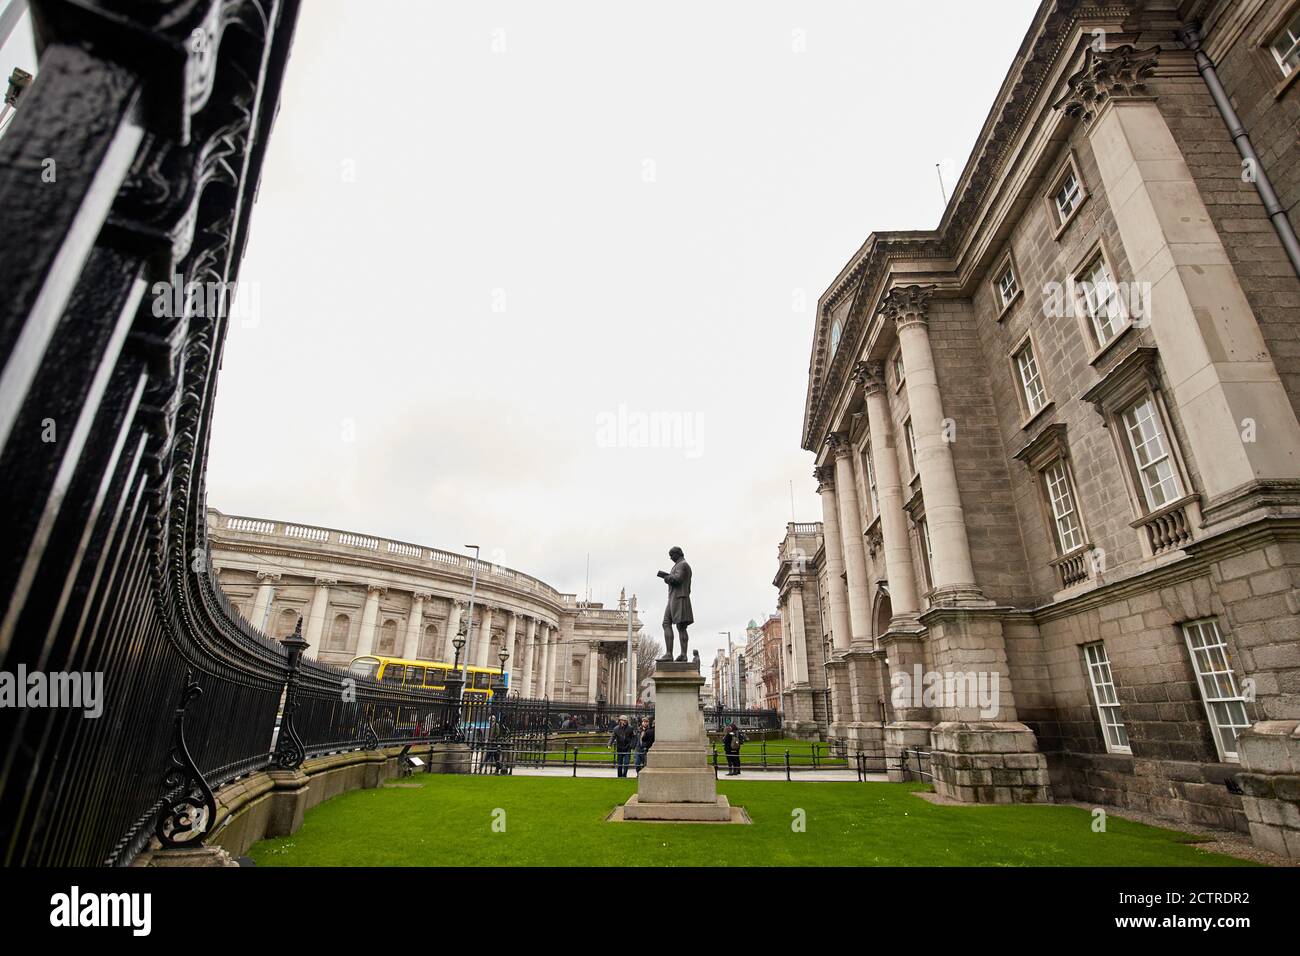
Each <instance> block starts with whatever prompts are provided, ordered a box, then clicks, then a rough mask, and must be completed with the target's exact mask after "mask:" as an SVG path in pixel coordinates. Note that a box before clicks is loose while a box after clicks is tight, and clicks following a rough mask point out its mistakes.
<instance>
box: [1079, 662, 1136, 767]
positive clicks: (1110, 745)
mask: <svg viewBox="0 0 1300 956" xmlns="http://www.w3.org/2000/svg"><path fill="white" fill-rule="evenodd" d="M1083 663H1084V669H1085V670H1087V672H1088V683H1089V684H1090V685H1091V686H1092V704H1093V709H1094V710H1095V711H1096V713H1097V719H1098V720H1099V721H1100V722H1101V739H1102V742H1103V743H1104V744H1105V745H1106V752H1107V753H1112V754H1131V753H1132V752H1133V748H1132V746H1131V745H1130V744H1129V739H1128V728H1126V727H1125V726H1124V714H1123V711H1122V710H1121V709H1120V703H1119V694H1117V693H1116V691H1115V675H1114V672H1113V671H1112V670H1111V666H1110V657H1109V656H1108V655H1107V654H1106V645H1105V643H1104V642H1103V641H1092V642H1091V643H1088V644H1084V645H1083ZM1103 701H1104V703H1103Z"/></svg>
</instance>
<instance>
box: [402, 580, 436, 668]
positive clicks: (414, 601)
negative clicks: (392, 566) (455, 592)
mask: <svg viewBox="0 0 1300 956" xmlns="http://www.w3.org/2000/svg"><path fill="white" fill-rule="evenodd" d="M430 597H432V595H431V594H429V592H428V591H415V592H413V593H412V594H411V616H410V618H409V619H408V620H407V622H406V641H405V644H404V646H403V648H402V656H403V657H405V658H406V659H407V660H410V661H413V660H415V659H416V658H417V657H419V656H420V631H422V630H423V629H424V602H425V601H427V600H428V599H429V598H430Z"/></svg>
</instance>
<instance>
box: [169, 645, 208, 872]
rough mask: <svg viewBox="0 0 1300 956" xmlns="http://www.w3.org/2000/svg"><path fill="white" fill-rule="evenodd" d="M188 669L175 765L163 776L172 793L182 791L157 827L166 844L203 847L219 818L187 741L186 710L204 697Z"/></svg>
mask: <svg viewBox="0 0 1300 956" xmlns="http://www.w3.org/2000/svg"><path fill="white" fill-rule="evenodd" d="M193 677H194V674H193V671H192V670H190V669H186V671H185V690H184V691H183V692H182V693H181V702H180V705H179V706H178V707H177V708H176V716H175V718H174V724H173V726H174V733H175V741H174V742H173V744H172V751H171V763H172V766H171V768H170V769H169V770H168V771H167V773H166V775H165V776H164V777H163V785H164V786H165V787H166V789H167V790H168V792H171V791H174V790H176V789H177V788H179V790H180V792H179V793H178V794H177V795H176V796H174V797H171V798H169V799H168V800H167V804H166V806H165V807H164V808H163V811H162V813H161V814H160V815H159V817H158V822H157V824H156V825H155V826H154V836H156V837H157V838H158V842H159V843H161V844H162V845H163V846H165V847H184V846H201V845H202V844H203V839H204V837H205V836H207V834H208V832H209V830H210V829H211V828H212V824H213V822H214V821H215V820H216V818H217V800H216V797H214V796H213V795H212V788H211V787H210V786H208V782H207V781H206V780H205V779H203V774H202V772H200V770H199V768H198V765H197V764H195V762H194V758H193V757H191V756H190V750H189V747H188V746H186V743H185V712H186V709H187V708H188V707H189V705H190V701H192V700H195V699H197V698H199V697H201V696H203V688H202V687H200V686H199V685H198V683H197V682H196V681H195V680H194V679H193Z"/></svg>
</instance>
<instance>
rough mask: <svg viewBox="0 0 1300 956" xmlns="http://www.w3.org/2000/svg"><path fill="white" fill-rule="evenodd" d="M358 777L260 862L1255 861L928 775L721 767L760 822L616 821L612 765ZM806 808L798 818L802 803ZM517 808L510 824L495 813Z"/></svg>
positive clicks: (627, 789)
mask: <svg viewBox="0 0 1300 956" xmlns="http://www.w3.org/2000/svg"><path fill="white" fill-rule="evenodd" d="M412 781H413V782H414V783H416V784H417V786H416V787H413V788H411V787H393V786H389V787H383V788H380V789H375V790H357V791H353V792H351V793H347V794H344V795H342V796H338V797H335V798H334V799H332V800H329V801H327V802H326V803H324V804H322V805H321V806H319V807H317V808H315V809H313V810H312V811H310V812H309V813H308V814H307V817H306V821H305V822H304V824H303V827H302V829H301V830H300V831H299V832H297V833H295V834H294V835H293V836H290V837H280V838H276V839H272V840H263V841H262V842H260V843H258V844H256V845H255V846H254V847H253V848H252V850H250V855H251V856H252V858H253V859H254V860H255V861H256V862H257V864H258V865H259V866H450V865H481V866H635V865H650V866H726V865H752V866H809V865H836V866H1245V865H1250V864H1247V863H1245V862H1244V861H1241V860H1237V859H1234V858H1231V857H1225V856H1219V855H1214V854H1209V853H1205V852H1203V851H1200V850H1197V849H1195V848H1193V847H1191V846H1189V845H1188V843H1189V842H1190V841H1194V840H1195V839H1196V838H1195V837H1192V836H1189V835H1188V834H1185V833H1178V832H1175V831H1173V830H1164V829H1160V828H1156V827H1148V826H1144V825H1142V824H1138V823H1130V822H1128V821H1125V820H1121V819H1119V818H1118V817H1114V816H1112V817H1110V818H1109V820H1108V821H1107V832H1105V833H1094V832H1092V829H1091V823H1092V817H1091V815H1090V814H1089V813H1088V812H1087V811H1085V810H1081V809H1078V808H1075V807H1058V806H1014V805H1009V806H994V807H943V806H935V805H934V804H931V803H928V802H926V801H925V800H922V799H920V798H919V797H915V796H912V794H911V793H910V792H909V791H911V790H918V789H923V786H922V785H921V784H889V783H855V782H845V783H812V782H803V783H799V782H794V783H787V782H784V781H781V782H776V781H773V782H761V781H754V782H744V781H725V780H723V781H719V784H718V790H719V792H721V793H725V794H726V795H727V796H728V798H729V799H730V800H731V802H732V804H733V805H735V806H743V807H745V808H746V809H747V810H748V811H749V814H750V816H751V817H752V819H753V821H754V822H753V824H752V825H751V826H719V825H703V824H665V823H606V822H605V816H606V815H607V814H608V813H609V812H610V810H612V809H613V808H614V807H615V806H616V805H618V804H620V803H622V802H623V801H624V800H626V799H627V797H628V796H630V795H631V794H632V793H633V792H635V790H636V781H635V780H620V779H607V778H588V779H585V780H584V779H578V780H573V779H568V778H562V777H561V778H556V777H509V776H507V777H494V776H468V777H465V776H451V775H441V774H437V775H423V776H421V775H416V776H415V777H413V778H412ZM800 809H801V810H803V811H804V812H805V815H806V830H805V832H794V830H793V829H792V821H794V820H795V819H796V817H795V811H796V810H800ZM500 810H503V811H505V813H504V821H505V832H494V830H493V821H494V818H495V819H498V820H499V819H501V814H500V813H499V812H498V811H500Z"/></svg>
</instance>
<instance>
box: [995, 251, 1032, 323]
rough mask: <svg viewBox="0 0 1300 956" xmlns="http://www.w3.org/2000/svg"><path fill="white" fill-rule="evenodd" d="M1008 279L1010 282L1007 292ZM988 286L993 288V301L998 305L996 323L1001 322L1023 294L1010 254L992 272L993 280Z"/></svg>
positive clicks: (1017, 272) (1018, 275) (1018, 274)
mask: <svg viewBox="0 0 1300 956" xmlns="http://www.w3.org/2000/svg"><path fill="white" fill-rule="evenodd" d="M1008 279H1009V280H1010V290H1009V291H1008V283H1007V280H1008ZM990 284H991V285H992V287H993V298H994V301H996V302H997V304H998V321H1001V320H1002V319H1003V318H1005V317H1006V315H1007V313H1008V312H1010V311H1011V307H1012V306H1013V305H1015V304H1016V300H1018V299H1019V298H1020V296H1021V295H1022V294H1023V293H1024V289H1022V288H1021V286H1020V273H1019V271H1017V269H1016V263H1015V259H1014V258H1013V257H1012V255H1011V253H1010V252H1008V253H1007V254H1006V255H1005V256H1003V257H1002V260H1001V262H1000V263H999V264H998V267H997V269H996V270H994V272H993V279H992V282H991V283H990Z"/></svg>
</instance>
